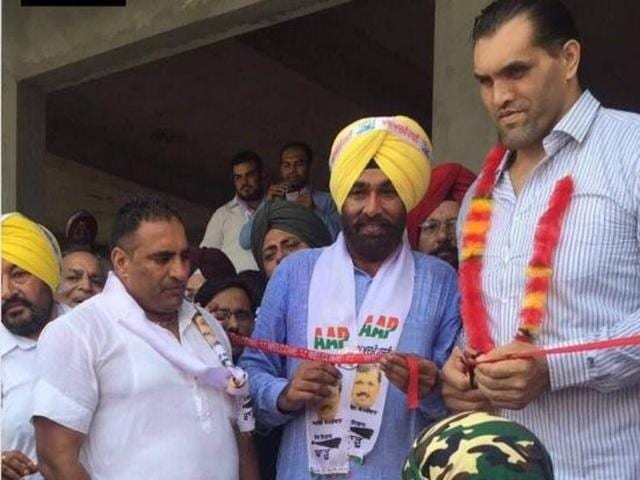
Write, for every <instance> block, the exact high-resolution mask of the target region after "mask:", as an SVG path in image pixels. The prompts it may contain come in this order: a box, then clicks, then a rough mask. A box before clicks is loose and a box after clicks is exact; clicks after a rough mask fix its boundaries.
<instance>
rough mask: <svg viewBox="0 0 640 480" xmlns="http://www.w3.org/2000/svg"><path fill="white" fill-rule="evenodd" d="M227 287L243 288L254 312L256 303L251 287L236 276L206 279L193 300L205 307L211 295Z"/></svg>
mask: <svg viewBox="0 0 640 480" xmlns="http://www.w3.org/2000/svg"><path fill="white" fill-rule="evenodd" d="M229 288H239V289H240V290H243V291H244V293H246V294H247V298H248V299H249V305H250V307H251V311H252V312H253V313H255V311H256V308H257V305H256V304H255V303H254V299H253V295H252V293H251V288H249V286H248V285H247V284H246V283H245V282H244V281H243V280H242V279H241V278H239V277H238V276H234V277H227V278H216V279H215V280H207V281H206V282H205V283H204V285H202V287H200V290H198V293H196V296H195V298H194V299H193V301H194V302H195V303H197V304H199V305H201V306H202V307H206V306H207V304H208V303H209V302H210V301H211V300H212V299H213V297H215V296H216V295H217V294H219V293H220V292H222V291H224V290H228V289H229Z"/></svg>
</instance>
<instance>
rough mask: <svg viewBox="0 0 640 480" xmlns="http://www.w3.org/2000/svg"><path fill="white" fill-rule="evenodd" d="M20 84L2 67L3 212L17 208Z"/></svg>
mask: <svg viewBox="0 0 640 480" xmlns="http://www.w3.org/2000/svg"><path fill="white" fill-rule="evenodd" d="M17 109H18V84H17V82H16V79H15V78H14V77H13V75H12V74H11V72H10V71H9V70H8V69H6V68H4V66H3V68H2V155H1V159H2V161H1V162H0V163H1V164H2V186H1V189H2V213H6V212H12V211H14V210H16V205H17V199H16V194H17V191H16V168H17V162H16V159H17V157H18V140H17V125H16V116H17Z"/></svg>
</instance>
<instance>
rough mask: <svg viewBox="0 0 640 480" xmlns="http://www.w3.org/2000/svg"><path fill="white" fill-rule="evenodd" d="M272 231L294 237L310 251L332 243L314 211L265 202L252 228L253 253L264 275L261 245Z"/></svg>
mask: <svg viewBox="0 0 640 480" xmlns="http://www.w3.org/2000/svg"><path fill="white" fill-rule="evenodd" d="M272 228H277V229H278V230H283V231H285V232H287V233H291V234H293V235H295V236H296V237H298V238H300V240H302V241H303V242H304V243H306V244H307V245H309V246H310V247H311V248H318V247H324V246H326V245H329V244H331V242H332V240H331V234H330V233H329V230H327V227H326V226H325V224H324V223H322V220H320V217H318V216H317V215H316V214H315V213H313V211H312V210H310V209H308V208H306V207H303V206H302V205H300V204H298V203H296V202H290V201H287V200H279V199H278V200H271V201H268V202H265V203H264V204H263V205H262V206H261V207H260V208H259V209H258V211H257V212H256V213H255V216H254V218H253V227H252V228H251V251H252V252H253V257H254V258H255V259H256V262H257V263H258V265H259V266H260V269H261V270H263V271H264V265H263V264H262V244H263V243H264V238H265V237H266V236H267V233H268V232H269V230H271V229H272Z"/></svg>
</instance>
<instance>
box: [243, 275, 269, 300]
mask: <svg viewBox="0 0 640 480" xmlns="http://www.w3.org/2000/svg"><path fill="white" fill-rule="evenodd" d="M238 278H239V279H240V280H242V281H243V282H244V283H245V285H246V286H247V287H248V288H249V290H250V291H251V297H252V300H251V301H252V302H253V305H255V306H256V308H257V307H258V306H259V305H260V304H261V303H262V297H263V295H264V290H265V288H266V287H267V279H266V277H265V276H264V273H262V272H261V271H260V270H243V271H242V272H240V273H238Z"/></svg>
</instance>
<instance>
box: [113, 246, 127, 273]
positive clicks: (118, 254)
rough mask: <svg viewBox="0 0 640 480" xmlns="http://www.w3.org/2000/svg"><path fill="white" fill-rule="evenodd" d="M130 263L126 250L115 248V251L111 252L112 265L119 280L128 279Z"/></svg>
mask: <svg viewBox="0 0 640 480" xmlns="http://www.w3.org/2000/svg"><path fill="white" fill-rule="evenodd" d="M129 261H130V258H129V254H128V253H127V252H126V251H125V250H124V249H122V248H120V247H114V248H113V250H111V265H113V271H114V273H115V274H116V275H117V276H118V277H119V278H123V279H126V278H127V275H128V273H129Z"/></svg>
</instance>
